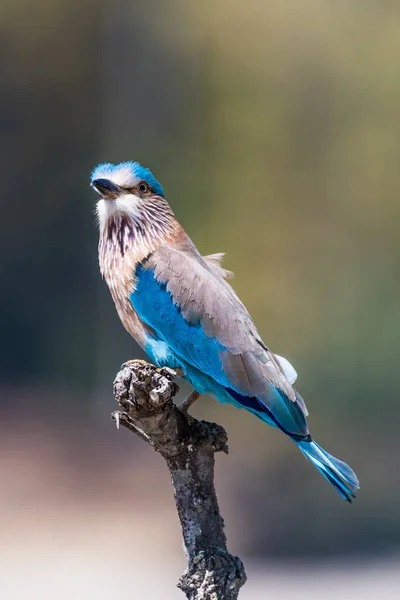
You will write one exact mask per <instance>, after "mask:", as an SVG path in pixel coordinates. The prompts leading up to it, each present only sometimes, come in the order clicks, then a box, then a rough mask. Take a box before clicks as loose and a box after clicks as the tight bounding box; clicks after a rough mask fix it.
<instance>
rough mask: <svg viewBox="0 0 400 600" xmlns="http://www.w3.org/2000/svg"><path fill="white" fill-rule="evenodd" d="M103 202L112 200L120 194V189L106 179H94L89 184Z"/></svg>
mask: <svg viewBox="0 0 400 600" xmlns="http://www.w3.org/2000/svg"><path fill="white" fill-rule="evenodd" d="M90 185H91V186H92V188H94V189H95V190H96V192H97V193H98V194H100V196H101V197H102V198H104V199H105V200H114V199H115V198H118V196H120V195H121V194H122V191H123V190H122V188H120V187H119V185H116V184H115V183H113V182H112V181H109V180H108V179H95V180H94V181H92V183H91V184H90Z"/></svg>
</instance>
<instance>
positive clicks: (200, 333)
mask: <svg viewBox="0 0 400 600" xmlns="http://www.w3.org/2000/svg"><path fill="white" fill-rule="evenodd" d="M135 276H136V289H135V291H134V292H133V293H132V294H131V296H130V301H131V303H132V306H133V308H134V309H135V311H136V312H137V314H138V315H139V317H140V319H141V320H142V321H144V322H145V323H146V324H147V325H148V326H149V327H151V329H152V330H153V331H154V333H155V335H156V336H157V338H158V340H162V341H163V342H165V347H166V348H168V349H169V351H168V352H167V354H166V360H167V359H168V358H169V359H171V357H174V355H176V356H175V360H177V361H178V362H179V359H181V360H182V362H184V363H186V365H188V366H189V365H191V366H192V367H195V369H197V370H198V371H200V372H201V373H203V374H204V375H206V376H208V377H210V378H212V379H213V380H214V384H213V385H212V387H213V388H214V391H216V387H215V382H217V384H219V385H220V386H221V387H222V388H223V389H221V392H220V394H219V396H220V398H221V400H222V401H224V398H225V399H226V392H227V393H228V396H229V397H230V399H231V401H233V403H235V404H237V405H238V406H242V407H243V408H247V409H248V410H250V411H251V412H253V413H255V414H257V415H258V416H259V417H260V418H261V419H263V420H266V421H267V422H269V423H270V424H271V425H274V426H275V427H278V428H279V429H281V430H282V431H283V432H285V433H287V434H288V435H290V436H291V437H293V439H299V440H303V439H305V438H306V437H307V436H308V429H307V424H306V421H305V417H304V413H303V411H302V409H301V406H300V405H299V404H298V402H297V401H296V402H292V401H291V400H289V398H287V396H286V395H285V394H284V393H283V392H281V391H280V390H278V389H277V388H275V387H274V386H272V385H271V386H270V387H269V388H267V390H266V391H265V392H264V393H263V394H261V395H260V396H259V397H258V398H251V397H248V396H244V395H243V394H241V393H239V392H238V390H234V389H232V384H231V382H230V381H229V380H228V378H227V376H226V374H225V373H224V370H223V366H222V361H221V357H220V352H221V351H224V350H226V348H225V346H223V345H222V344H221V343H220V342H219V341H218V340H217V339H215V338H212V337H207V335H206V334H205V332H204V330H203V327H202V325H201V324H200V323H195V324H191V323H188V322H187V321H186V320H185V318H184V316H183V315H182V311H181V310H180V307H179V306H178V305H177V304H175V302H174V300H173V297H172V296H171V294H170V293H169V291H168V290H167V286H166V284H164V283H161V282H159V281H157V279H156V277H155V276H154V271H153V270H152V269H145V268H143V267H142V265H139V266H138V267H137V269H136V273H135ZM155 341H156V342H157V340H155ZM152 343H153V342H152V341H150V340H149V348H148V353H149V354H150V356H153V354H154V348H153V346H152V345H151V344H152ZM153 345H154V343H153ZM156 346H157V350H158V348H159V347H160V344H159V342H157V343H156ZM157 362H160V360H159V359H157ZM161 362H163V361H161ZM170 366H172V365H170ZM189 371H190V368H189V370H188V369H186V372H187V374H188V375H189ZM189 378H190V377H189ZM191 379H192V383H195V382H194V381H193V379H194V378H193V377H192V378H191ZM216 392H217V391H216ZM216 395H217V396H218V392H217V393H216Z"/></svg>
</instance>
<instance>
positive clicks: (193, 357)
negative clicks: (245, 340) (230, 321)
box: [130, 265, 229, 385]
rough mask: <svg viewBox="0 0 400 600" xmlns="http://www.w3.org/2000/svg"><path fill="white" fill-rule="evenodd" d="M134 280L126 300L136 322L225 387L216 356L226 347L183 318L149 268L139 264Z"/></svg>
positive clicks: (165, 288)
mask: <svg viewBox="0 0 400 600" xmlns="http://www.w3.org/2000/svg"><path fill="white" fill-rule="evenodd" d="M135 277H136V289H135V291H134V292H133V293H132V294H131V297H130V301H131V303H132V306H133V308H134V309H135V311H136V312H137V314H138V315H139V317H140V319H141V320H142V321H144V322H145V323H146V324H147V325H148V326H149V327H151V328H152V329H153V330H154V331H155V332H156V334H157V336H158V337H159V338H160V339H161V340H163V341H165V342H166V343H167V344H168V346H170V347H171V348H172V349H173V351H174V352H175V353H176V354H177V355H178V356H179V357H181V358H182V360H184V361H186V362H188V363H190V364H192V365H193V366H194V367H196V368H197V369H199V370H200V371H203V372H205V373H207V375H209V376H211V377H213V378H214V379H216V380H217V381H218V382H220V383H221V384H222V385H229V381H228V379H227V377H226V376H225V374H224V372H223V369H222V362H221V359H220V356H219V351H220V350H225V349H226V348H225V347H224V346H222V345H221V344H220V343H219V342H218V340H217V339H215V338H211V337H207V336H206V334H205V333H204V330H203V328H202V326H201V324H200V323H198V324H194V325H192V324H190V323H188V322H187V321H186V320H185V319H184V317H183V315H182V312H181V310H180V308H179V306H177V305H176V304H175V303H174V300H173V298H172V296H171V294H170V293H169V292H168V290H167V287H166V285H165V284H164V283H160V282H159V281H157V279H156V278H155V276H154V271H153V270H152V269H144V268H143V267H142V266H141V265H139V266H138V267H137V269H136V273H135Z"/></svg>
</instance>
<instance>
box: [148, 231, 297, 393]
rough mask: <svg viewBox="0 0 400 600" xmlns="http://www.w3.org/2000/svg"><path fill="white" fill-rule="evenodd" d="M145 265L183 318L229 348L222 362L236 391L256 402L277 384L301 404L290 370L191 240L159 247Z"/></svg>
mask: <svg viewBox="0 0 400 600" xmlns="http://www.w3.org/2000/svg"><path fill="white" fill-rule="evenodd" d="M146 266H149V267H150V268H152V269H154V273H155V276H156V278H157V280H158V281H160V282H162V283H164V284H165V285H166V287H167V290H168V291H169V293H170V294H171V296H172V298H173V300H174V302H175V303H176V304H177V305H178V306H179V307H180V309H181V311H182V315H183V317H184V319H185V320H186V321H187V322H188V323H191V324H201V326H202V328H203V330H204V332H205V334H206V336H207V337H210V338H216V339H217V340H218V341H219V342H220V344H221V345H222V346H224V347H225V348H226V350H221V351H220V357H221V361H222V365H223V370H224V373H225V374H226V376H227V377H228V379H229V381H230V383H231V385H232V387H233V388H235V389H236V390H238V391H239V392H240V393H242V394H245V395H247V396H250V397H253V396H259V395H261V394H263V393H265V392H268V390H269V389H270V385H271V384H272V385H273V386H275V387H277V388H278V389H280V390H281V391H282V392H284V393H285V395H286V396H287V397H288V398H289V399H290V400H292V401H295V400H296V392H295V390H294V389H293V388H292V386H291V384H290V382H289V380H288V378H287V376H286V374H285V370H284V369H283V368H282V367H281V365H280V363H279V359H278V358H277V357H276V356H275V355H274V354H273V353H272V352H271V351H270V350H269V349H268V348H267V346H266V345H265V344H264V343H263V341H262V339H261V338H260V336H259V334H258V332H257V329H256V327H255V325H254V323H253V320H252V318H251V317H250V315H249V313H248V312H247V310H246V308H245V307H244V305H243V304H242V302H241V301H240V300H239V298H238V297H237V295H236V293H235V292H234V290H233V289H232V287H231V286H230V285H229V283H228V282H227V281H225V280H224V279H223V277H221V276H220V275H218V273H216V272H215V269H213V268H212V267H210V265H209V264H207V261H206V260H204V259H203V258H202V257H201V255H200V254H199V253H198V251H197V249H196V248H195V246H194V245H193V243H192V242H191V241H190V239H189V238H185V239H184V240H183V241H182V242H180V243H176V244H174V245H168V246H163V247H160V248H158V249H157V250H156V251H155V252H154V253H153V254H152V255H151V256H150V257H149V258H148V259H147V261H146Z"/></svg>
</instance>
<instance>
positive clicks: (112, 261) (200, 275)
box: [91, 161, 359, 502]
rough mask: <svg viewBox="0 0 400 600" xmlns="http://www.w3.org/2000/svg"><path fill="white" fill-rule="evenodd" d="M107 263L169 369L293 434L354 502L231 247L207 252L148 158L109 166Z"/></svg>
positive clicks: (135, 327) (153, 355) (103, 254)
mask: <svg viewBox="0 0 400 600" xmlns="http://www.w3.org/2000/svg"><path fill="white" fill-rule="evenodd" d="M91 186H92V188H93V189H94V190H95V191H96V192H97V194H98V196H99V198H98V201H97V204H96V214H97V221H98V227H99V246H98V252H99V266H100V272H101V275H102V276H103V278H104V279H105V281H106V283H107V285H108V287H109V289H110V292H111V296H112V298H113V300H114V303H115V307H116V310H117V313H118V315H119V317H120V319H121V321H122V324H123V325H124V327H125V329H126V330H127V331H128V332H129V333H130V334H131V336H132V337H133V338H134V339H135V341H136V342H137V343H138V344H139V345H140V346H141V347H142V348H143V350H144V351H145V352H146V353H147V355H148V356H149V358H150V360H151V361H152V362H154V363H155V365H156V366H157V367H159V368H161V367H169V368H170V369H174V370H176V372H178V373H179V375H180V376H182V377H183V378H184V379H185V380H186V381H188V382H189V384H191V386H192V388H193V392H192V394H191V395H190V396H189V398H188V400H187V402H186V406H185V408H186V409H187V408H188V407H189V406H190V404H191V403H192V402H193V401H194V400H196V399H197V398H198V397H199V396H200V395H203V394H208V395H211V396H213V397H214V398H216V399H217V400H219V401H220V402H222V403H230V404H233V405H234V406H236V407H238V408H243V409H246V410H247V411H249V412H251V413H252V414H254V415H255V416H256V417H258V418H259V419H261V420H262V421H264V422H265V423H267V424H269V425H271V426H272V427H275V428H277V429H278V430H280V431H281V432H282V433H284V434H285V435H286V436H288V437H289V438H290V439H291V440H292V441H293V442H294V443H295V444H296V445H297V447H298V448H299V449H300V450H301V452H302V453H303V455H304V456H305V457H306V458H307V459H308V460H309V461H310V462H311V463H312V464H313V465H314V466H315V467H316V468H317V469H318V471H319V472H320V473H321V474H322V475H323V476H324V477H325V479H327V480H328V481H329V483H330V484H331V485H332V486H333V487H334V488H335V489H336V491H337V492H338V493H339V494H340V496H341V497H342V498H343V499H344V500H346V501H347V502H352V499H354V498H355V496H356V492H357V490H358V489H359V482H358V479H357V476H356V474H355V473H354V471H353V470H352V469H351V468H350V467H349V466H348V465H347V464H346V463H344V462H342V461H341V460H339V459H337V458H335V457H334V456H332V455H331V454H329V453H328V452H326V450H324V449H323V448H322V447H321V446H319V445H318V444H317V443H316V442H315V441H314V439H313V438H312V437H311V435H310V432H309V428H308V425H307V420H306V417H307V416H308V411H307V408H306V405H305V402H304V400H303V398H302V397H301V395H300V394H299V392H298V391H297V390H296V389H295V388H294V387H293V384H294V383H295V381H296V378H297V373H296V371H295V369H294V367H293V366H292V365H291V364H290V362H289V361H288V360H287V359H285V358H284V357H281V356H279V355H278V354H275V353H274V352H272V350H270V349H269V348H268V347H267V346H266V344H265V343H264V341H263V340H262V338H261V336H260V335H259V333H258V331H257V329H256V326H255V324H254V322H253V320H252V318H251V316H250V314H249V312H248V311H247V309H246V308H245V306H244V305H243V304H242V302H241V301H240V300H239V298H238V296H237V294H236V293H235V291H234V290H233V288H232V286H231V285H230V283H229V281H228V280H229V277H230V275H231V273H230V272H229V271H227V270H225V269H224V268H223V267H222V266H221V260H222V258H223V255H222V254H212V255H209V256H202V255H201V254H200V252H199V251H198V250H197V248H196V246H195V245H194V243H193V242H192V240H191V239H190V237H189V235H188V234H187V233H186V231H185V230H184V229H183V227H182V226H181V225H180V223H179V222H178V220H177V218H176V217H175V214H174V213H173V211H172V209H171V207H170V205H169V203H168V202H167V200H166V198H165V194H164V190H163V188H162V186H161V185H160V183H159V182H158V181H157V179H156V178H155V177H154V175H153V173H152V172H151V171H150V170H149V169H148V168H146V167H144V166H142V165H141V164H140V163H138V162H132V161H128V162H123V163H119V164H112V163H102V164H99V165H98V166H97V167H96V168H95V169H94V170H93V171H92V174H91Z"/></svg>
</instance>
